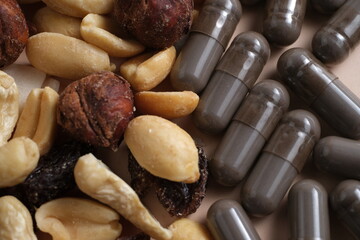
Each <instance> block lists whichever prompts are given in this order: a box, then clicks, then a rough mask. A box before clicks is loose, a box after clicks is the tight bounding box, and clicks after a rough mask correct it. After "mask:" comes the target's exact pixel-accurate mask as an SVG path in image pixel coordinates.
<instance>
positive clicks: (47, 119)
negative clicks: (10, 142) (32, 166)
mask: <svg viewBox="0 0 360 240" xmlns="http://www.w3.org/2000/svg"><path fill="white" fill-rule="evenodd" d="M58 102H59V94H58V93H57V92H55V91H54V90H53V89H51V88H50V87H45V88H43V89H39V88H36V89H33V90H32V91H31V92H30V94H29V96H28V98H27V100H26V102H25V105H24V109H23V111H22V113H21V115H20V118H19V121H18V123H17V125H16V130H15V132H14V137H20V136H25V137H28V138H31V139H32V140H34V141H35V142H36V144H37V145H38V147H39V151H40V155H44V154H46V153H47V152H48V151H49V150H50V148H51V146H52V143H53V142H54V140H55V133H56V126H57V122H56V113H57V112H56V111H57V106H58Z"/></svg>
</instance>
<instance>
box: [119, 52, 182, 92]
mask: <svg viewBox="0 0 360 240" xmlns="http://www.w3.org/2000/svg"><path fill="white" fill-rule="evenodd" d="M175 58H176V50H175V47H170V48H167V49H165V50H163V51H160V52H157V53H156V54H154V55H152V54H150V53H145V54H143V55H140V56H137V57H135V58H132V59H130V60H128V61H126V62H124V63H123V64H122V65H121V66H120V73H121V74H122V76H123V77H125V79H126V80H128V81H129V83H130V84H131V86H132V87H133V89H134V90H136V91H147V90H150V89H152V88H154V87H156V86H157V85H158V84H159V83H161V82H162V81H163V80H164V79H165V78H166V77H167V75H168V74H169V72H170V70H171V68H172V66H173V65H174V62H175Z"/></svg>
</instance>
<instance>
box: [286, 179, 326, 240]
mask: <svg viewBox="0 0 360 240" xmlns="http://www.w3.org/2000/svg"><path fill="white" fill-rule="evenodd" d="M288 213H289V223H290V240H304V239H306V240H330V222H329V210H328V196H327V192H326V190H325V188H324V187H323V186H322V185H321V184H320V183H318V182H316V181H314V180H310V179H305V180H301V181H299V182H297V183H295V184H294V185H293V186H292V187H291V189H290V191H289V195H288Z"/></svg>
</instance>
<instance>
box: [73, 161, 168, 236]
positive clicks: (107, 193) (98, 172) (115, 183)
mask: <svg viewBox="0 0 360 240" xmlns="http://www.w3.org/2000/svg"><path fill="white" fill-rule="evenodd" d="M74 176H75V181H76V183H77V185H78V187H79V188H80V190H81V191H83V192H84V193H86V194H88V195H89V196H91V197H93V198H95V199H97V200H99V201H100V202H103V203H105V204H107V205H109V206H110V207H112V208H113V209H115V210H116V211H117V212H118V213H120V214H121V215H122V216H123V217H124V218H126V219H127V220H129V221H130V222H132V223H133V224H134V225H135V226H136V227H138V228H139V229H141V230H142V231H144V232H145V233H147V234H149V235H150V236H151V237H153V238H156V239H159V240H169V239H171V237H172V233H171V232H170V231H169V230H167V229H165V228H163V227H162V226H161V225H160V223H159V222H158V221H157V220H156V219H155V218H154V217H153V216H152V215H151V214H150V213H149V211H148V210H147V209H146V208H145V207H144V205H143V204H142V203H141V201H140V199H139V197H138V196H137V195H136V193H135V192H134V190H133V189H132V188H131V187H130V186H129V185H128V184H127V183H126V182H124V181H123V180H122V179H121V178H119V177H118V176H117V175H115V174H114V173H113V172H111V171H110V170H109V169H108V168H107V166H106V165H105V164H104V163H102V162H101V161H100V160H97V159H96V158H95V157H94V156H93V155H92V154H87V155H84V156H82V157H80V158H79V160H78V162H77V163H76V166H75V170H74Z"/></svg>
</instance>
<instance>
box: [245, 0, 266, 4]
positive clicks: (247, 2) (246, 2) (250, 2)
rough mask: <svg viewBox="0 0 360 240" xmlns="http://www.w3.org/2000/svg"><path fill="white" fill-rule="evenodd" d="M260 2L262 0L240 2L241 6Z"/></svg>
mask: <svg viewBox="0 0 360 240" xmlns="http://www.w3.org/2000/svg"><path fill="white" fill-rule="evenodd" d="M261 1H262V0H240V2H241V4H243V5H254V4H257V3H259V2H261Z"/></svg>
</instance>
